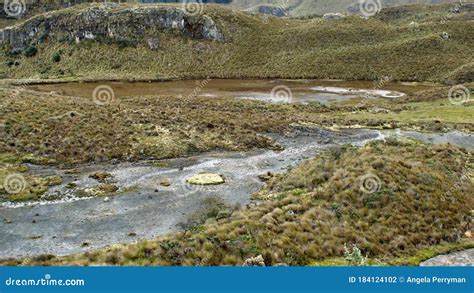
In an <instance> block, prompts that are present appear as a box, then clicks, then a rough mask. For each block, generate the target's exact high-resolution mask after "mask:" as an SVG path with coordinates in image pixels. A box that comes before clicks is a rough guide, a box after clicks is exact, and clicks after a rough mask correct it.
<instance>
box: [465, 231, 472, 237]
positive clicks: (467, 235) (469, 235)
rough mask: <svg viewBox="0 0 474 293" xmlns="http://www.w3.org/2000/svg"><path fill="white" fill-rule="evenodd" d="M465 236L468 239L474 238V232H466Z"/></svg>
mask: <svg viewBox="0 0 474 293" xmlns="http://www.w3.org/2000/svg"><path fill="white" fill-rule="evenodd" d="M464 236H466V238H472V232H471V230H469V231H466V232H465V233H464Z"/></svg>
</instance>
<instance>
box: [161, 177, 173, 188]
mask: <svg viewBox="0 0 474 293" xmlns="http://www.w3.org/2000/svg"><path fill="white" fill-rule="evenodd" d="M160 185H161V186H165V187H168V186H170V185H171V180H170V179H169V178H164V179H161V181H160Z"/></svg>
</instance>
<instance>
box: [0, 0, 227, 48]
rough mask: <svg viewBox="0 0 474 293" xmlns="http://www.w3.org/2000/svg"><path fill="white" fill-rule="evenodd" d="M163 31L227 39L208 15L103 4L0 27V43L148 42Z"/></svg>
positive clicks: (148, 7)
mask: <svg viewBox="0 0 474 293" xmlns="http://www.w3.org/2000/svg"><path fill="white" fill-rule="evenodd" d="M164 31H175V32H179V33H181V34H183V35H185V36H187V37H190V38H193V39H203V40H214V41H219V42H222V41H224V36H223V34H222V32H221V31H220V30H219V29H218V27H217V25H216V23H215V22H214V20H213V19H212V18H211V17H209V16H207V15H193V16H191V15H187V14H186V13H185V11H183V10H182V9H180V8H179V7H160V6H117V5H116V4H115V5H111V4H107V5H105V4H103V5H94V6H91V7H87V8H84V9H82V10H78V9H76V8H73V9H66V10H60V11H57V12H54V13H48V14H43V15H40V16H36V17H33V18H31V19H29V20H27V21H26V22H24V23H22V24H20V25H17V26H14V27H8V28H5V29H3V30H0V43H3V44H9V45H10V46H11V49H12V50H13V51H21V50H23V49H25V48H26V47H27V46H28V45H29V44H30V43H31V42H32V41H35V40H40V41H41V39H45V38H55V39H56V40H58V41H74V42H81V41H83V40H95V39H111V40H113V41H117V42H121V43H125V44H128V43H138V42H143V43H145V44H147V40H150V39H154V40H159V33H161V32H164ZM150 46H151V47H154V49H156V47H157V46H156V45H155V44H153V45H150Z"/></svg>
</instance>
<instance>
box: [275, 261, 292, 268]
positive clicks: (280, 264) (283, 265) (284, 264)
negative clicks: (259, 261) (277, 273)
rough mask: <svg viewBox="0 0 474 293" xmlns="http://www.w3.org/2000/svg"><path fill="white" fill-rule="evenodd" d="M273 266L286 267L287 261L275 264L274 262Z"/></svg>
mask: <svg viewBox="0 0 474 293" xmlns="http://www.w3.org/2000/svg"><path fill="white" fill-rule="evenodd" d="M273 266H274V267H288V266H289V265H288V264H287V263H284V262H279V263H277V264H274V265H273Z"/></svg>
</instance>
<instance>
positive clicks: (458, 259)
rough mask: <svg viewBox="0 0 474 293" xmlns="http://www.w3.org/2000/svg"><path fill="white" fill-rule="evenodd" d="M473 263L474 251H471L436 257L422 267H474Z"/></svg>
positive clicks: (423, 263)
mask: <svg viewBox="0 0 474 293" xmlns="http://www.w3.org/2000/svg"><path fill="white" fill-rule="evenodd" d="M473 263H474V249H469V250H465V251H458V252H453V253H450V254H445V255H439V256H436V257H434V258H432V259H429V260H427V261H424V262H422V263H421V264H420V266H422V267H425V266H428V267H430V266H448V267H451V266H472V264H473Z"/></svg>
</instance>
